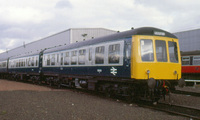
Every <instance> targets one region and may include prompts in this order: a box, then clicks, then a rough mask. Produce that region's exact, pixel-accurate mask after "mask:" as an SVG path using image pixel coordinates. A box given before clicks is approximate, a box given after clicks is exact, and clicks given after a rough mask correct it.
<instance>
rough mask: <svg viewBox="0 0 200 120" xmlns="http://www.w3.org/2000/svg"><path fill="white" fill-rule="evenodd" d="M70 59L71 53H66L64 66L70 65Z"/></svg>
mask: <svg viewBox="0 0 200 120" xmlns="http://www.w3.org/2000/svg"><path fill="white" fill-rule="evenodd" d="M69 63H70V59H69V52H66V53H65V59H64V65H69Z"/></svg>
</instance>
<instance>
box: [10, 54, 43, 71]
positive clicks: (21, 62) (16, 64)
mask: <svg viewBox="0 0 200 120" xmlns="http://www.w3.org/2000/svg"><path fill="white" fill-rule="evenodd" d="M38 58H39V57H38V56H32V57H27V58H19V59H13V60H9V67H10V68H22V67H37V66H38Z"/></svg>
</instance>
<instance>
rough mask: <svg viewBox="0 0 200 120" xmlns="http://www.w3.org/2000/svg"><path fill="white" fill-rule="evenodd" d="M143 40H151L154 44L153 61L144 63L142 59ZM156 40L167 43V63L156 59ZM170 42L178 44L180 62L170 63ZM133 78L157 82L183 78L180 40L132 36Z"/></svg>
mask: <svg viewBox="0 0 200 120" xmlns="http://www.w3.org/2000/svg"><path fill="white" fill-rule="evenodd" d="M141 39H151V40H152V43H153V51H154V52H153V54H154V55H153V56H154V60H153V61H142V58H141V45H140V44H141V43H140V40H141ZM155 40H164V41H166V52H167V61H165V62H159V61H157V57H156V47H155ZM168 41H172V42H176V43H177V52H178V62H176V63H174V62H170V59H169V58H170V56H169V49H168ZM131 51H132V52H131V54H132V55H131V56H132V58H131V63H132V64H131V78H133V79H138V80H147V79H149V78H154V79H156V80H178V79H180V78H181V59H180V52H179V44H178V39H175V38H169V37H162V36H145V35H142V36H141V35H135V36H132V50H131Z"/></svg>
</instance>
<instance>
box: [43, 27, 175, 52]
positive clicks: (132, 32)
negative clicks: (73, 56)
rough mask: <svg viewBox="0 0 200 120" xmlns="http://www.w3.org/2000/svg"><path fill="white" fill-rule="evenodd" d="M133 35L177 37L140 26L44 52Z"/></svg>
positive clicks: (48, 50)
mask: <svg viewBox="0 0 200 120" xmlns="http://www.w3.org/2000/svg"><path fill="white" fill-rule="evenodd" d="M133 35H153V36H162V37H171V38H177V37H176V36H175V35H173V34H171V33H169V32H167V31H164V30H161V29H158V28H153V27H142V28H137V29H132V30H129V31H125V32H119V33H115V34H112V35H108V36H103V37H99V38H95V39H92V40H87V41H82V42H78V43H72V44H69V45H66V46H60V47H55V48H50V49H47V50H45V51H44V53H50V52H56V51H62V50H67V49H73V48H78V47H82V46H88V45H93V44H98V43H102V42H107V41H114V40H119V39H123V38H129V37H132V36H133Z"/></svg>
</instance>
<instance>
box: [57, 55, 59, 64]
mask: <svg viewBox="0 0 200 120" xmlns="http://www.w3.org/2000/svg"><path fill="white" fill-rule="evenodd" d="M56 65H59V54H57V61H56Z"/></svg>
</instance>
